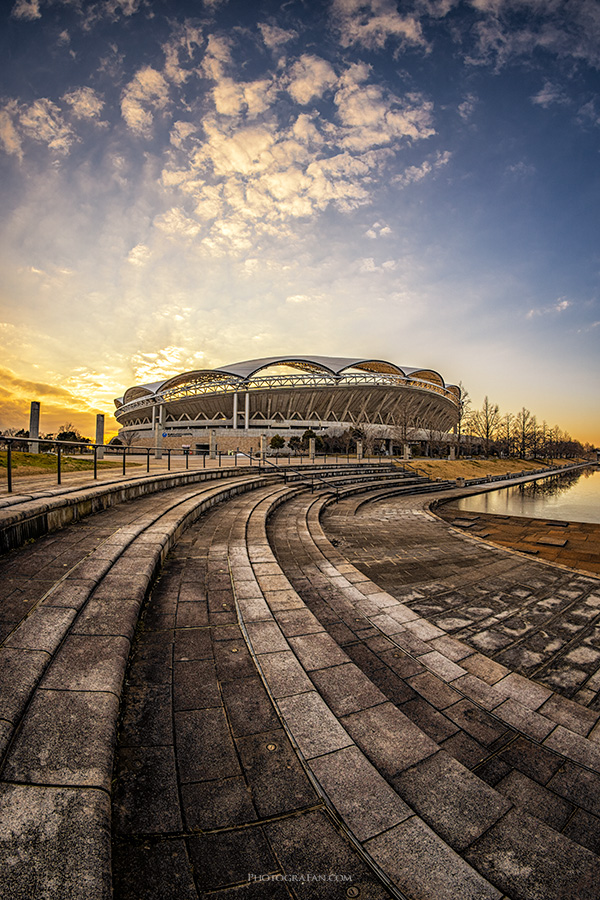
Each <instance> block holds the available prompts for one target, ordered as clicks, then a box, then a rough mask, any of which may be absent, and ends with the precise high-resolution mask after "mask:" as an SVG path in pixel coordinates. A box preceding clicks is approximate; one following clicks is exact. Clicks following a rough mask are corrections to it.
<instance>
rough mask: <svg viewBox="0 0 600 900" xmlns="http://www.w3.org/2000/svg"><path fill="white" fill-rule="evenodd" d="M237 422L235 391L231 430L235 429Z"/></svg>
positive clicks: (236, 397) (236, 396)
mask: <svg viewBox="0 0 600 900" xmlns="http://www.w3.org/2000/svg"><path fill="white" fill-rule="evenodd" d="M237 420H238V395H237V391H236V392H235V394H234V395H233V417H232V423H231V424H232V428H237Z"/></svg>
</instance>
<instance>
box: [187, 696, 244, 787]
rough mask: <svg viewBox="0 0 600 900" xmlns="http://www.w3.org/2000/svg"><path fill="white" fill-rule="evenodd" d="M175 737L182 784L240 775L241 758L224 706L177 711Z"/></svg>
mask: <svg viewBox="0 0 600 900" xmlns="http://www.w3.org/2000/svg"><path fill="white" fill-rule="evenodd" d="M175 740H176V748H177V766H178V769H179V779H180V781H181V783H182V784H185V783H187V782H190V781H207V780H209V779H214V778H227V777H228V776H233V775H239V774H240V765H239V761H238V758H237V754H236V752H235V747H234V744H233V740H232V737H231V733H230V731H229V727H228V725H227V720H226V718H225V714H224V712H223V710H222V709H197V710H185V711H180V712H176V713H175Z"/></svg>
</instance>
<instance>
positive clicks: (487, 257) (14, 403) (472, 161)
mask: <svg viewBox="0 0 600 900" xmlns="http://www.w3.org/2000/svg"><path fill="white" fill-rule="evenodd" d="M0 15H1V17H2V20H1V27H0V71H1V75H0V196H1V198H2V199H1V203H2V215H1V217H0V429H5V428H9V427H27V426H28V420H29V404H30V401H31V400H34V399H35V400H39V401H41V420H40V429H41V431H42V432H43V433H49V432H55V431H57V430H58V428H59V426H60V425H63V424H65V423H71V424H74V425H75V426H76V427H77V428H79V429H80V430H81V431H82V433H83V434H86V435H88V436H90V437H93V436H94V432H95V414H96V413H97V412H103V413H105V414H106V415H107V433H108V434H111V433H114V431H115V430H116V428H117V425H116V422H115V420H114V419H113V418H111V415H112V413H113V412H114V403H113V400H114V398H115V397H119V396H122V394H123V393H124V391H125V389H126V388H127V387H130V386H131V385H134V384H137V383H144V382H151V381H157V380H160V379H162V378H166V377H168V376H170V375H174V374H177V373H178V372H184V371H190V370H194V369H198V368H212V367H216V366H222V365H226V364H227V363H233V362H237V361H239V360H244V359H253V358H259V357H266V356H276V355H291V354H295V353H298V354H306V355H326V356H344V357H363V358H371V359H373V358H375V359H385V360H390V361H392V362H394V363H397V364H399V365H406V366H415V367H422V368H433V369H435V370H437V371H438V372H440V373H441V374H442V376H443V377H444V379H445V380H446V381H447V382H448V383H454V384H458V383H459V382H461V383H462V384H463V385H464V387H465V388H466V389H467V391H468V393H469V395H470V397H471V400H472V403H473V406H474V407H479V406H480V405H481V404H482V402H483V399H484V397H485V396H486V395H487V396H488V397H489V399H490V401H492V402H493V403H497V404H498V405H499V406H500V411H501V412H502V413H508V412H512V413H516V412H518V411H519V410H520V409H521V408H522V407H526V408H527V409H529V410H530V411H531V412H532V413H533V414H534V415H536V416H537V418H538V420H539V421H540V422H542V421H543V420H545V421H546V422H547V423H548V425H549V426H554V425H558V426H559V427H560V428H561V429H563V430H564V431H567V432H569V433H570V434H571V436H572V437H574V438H577V439H579V440H581V441H589V442H592V443H595V444H596V445H598V444H600V400H599V396H600V395H599V391H598V385H599V380H600V379H599V375H600V353H599V350H600V297H599V282H600V278H599V269H600V244H599V241H598V236H599V235H600V228H599V218H600V166H599V162H600V157H599V150H600V96H599V88H600V79H599V68H600V3H598V0H406V2H405V0H400V2H394V0H366V2H361V0H329V2H327V0H321V2H312V0H304V2H303V0H288V2H269V0H264V2H263V0H253V2H248V0H243V2H240V0H188V2H178V0H162V2H161V0H10V2H8V3H7V2H4V3H3V4H2V5H1V6H0Z"/></svg>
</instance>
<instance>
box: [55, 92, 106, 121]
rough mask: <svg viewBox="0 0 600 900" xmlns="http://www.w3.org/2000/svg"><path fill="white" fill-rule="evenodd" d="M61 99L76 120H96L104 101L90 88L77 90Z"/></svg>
mask: <svg viewBox="0 0 600 900" xmlns="http://www.w3.org/2000/svg"><path fill="white" fill-rule="evenodd" d="M62 99H63V100H64V102H65V103H68V104H69V106H70V107H71V109H72V112H73V115H74V116H76V117H77V118H78V119H98V118H99V117H100V113H101V112H102V108H103V106H104V100H103V99H102V98H101V97H99V96H98V94H97V93H96V92H95V91H94V90H93V88H91V87H81V88H77V90H75V91H71V92H70V93H68V94H64V95H63V97H62Z"/></svg>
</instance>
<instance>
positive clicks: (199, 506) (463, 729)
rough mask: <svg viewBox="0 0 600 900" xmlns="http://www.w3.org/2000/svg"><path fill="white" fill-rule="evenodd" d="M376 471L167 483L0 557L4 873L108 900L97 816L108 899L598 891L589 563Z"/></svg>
mask: <svg viewBox="0 0 600 900" xmlns="http://www.w3.org/2000/svg"><path fill="white" fill-rule="evenodd" d="M372 475H373V476H374V477H371V478H370V480H369V478H368V477H365V476H367V472H364V473H363V475H362V476H361V475H360V474H359V473H356V474H352V473H351V472H348V470H346V476H347V477H346V478H344V479H343V480H341V479H340V478H338V479H337V481H338V487H339V486H342V485H343V489H344V491H347V492H350V491H361V490H363V491H364V490H365V489H370V495H364V494H363V496H362V497H358V499H357V498H356V497H352V496H349V497H347V499H344V500H342V501H341V502H340V503H339V504H337V505H335V506H328V507H327V505H328V504H329V503H330V501H331V491H325V492H324V493H322V494H321V495H319V494H318V493H315V494H311V493H308V492H307V491H306V489H305V487H304V486H303V485H301V484H298V483H296V484H293V483H290V484H288V485H282V484H281V480H280V479H273V478H272V477H271V478H270V477H264V476H263V477H256V476H254V479H253V480H252V482H250V480H249V475H246V476H244V477H242V476H240V478H239V479H237V476H234V477H233V478H231V479H228V481H229V483H228V484H227V486H225V485H224V484H219V485H216V484H204V485H195V486H190V485H187V486H185V487H183V486H182V488H181V489H180V488H177V489H176V490H175V491H169V492H165V494H164V495H161V496H160V497H159V496H155V497H154V498H144V499H141V500H137V501H135V502H133V503H130V504H123V505H122V506H121V507H118V508H116V509H113V510H109V511H106V512H105V513H102V514H101V515H99V516H95V517H93V518H90V519H88V520H86V521H85V522H84V523H80V524H78V525H74V526H71V527H70V528H68V529H65V530H63V531H62V532H60V533H58V534H57V535H55V536H49V537H48V538H43V539H41V540H40V541H39V542H38V543H37V544H36V545H32V546H31V547H26V548H23V549H22V550H20V551H14V552H12V553H10V554H8V556H7V557H5V558H4V562H5V563H6V564H7V566H8V567H9V569H8V570H7V572H6V573H5V577H6V580H7V581H8V580H9V579H12V578H14V579H16V580H15V581H14V583H12V592H11V593H10V594H9V595H8V596H7V602H6V604H5V609H4V611H3V614H4V626H5V636H6V640H5V643H4V646H3V649H2V651H1V652H0V664H2V661H3V660H4V664H5V665H6V663H7V660H8V669H6V671H7V675H8V677H7V683H8V684H9V686H11V692H9V694H7V695H6V698H7V699H6V701H3V705H2V707H1V715H0V718H1V719H2V720H3V727H4V728H5V747H6V753H5V759H4V765H3V769H2V785H1V786H0V793H1V795H2V802H1V804H0V831H2V836H3V838H4V839H5V843H4V851H3V858H2V862H3V867H4V870H5V871H6V872H7V873H8V875H7V877H6V878H5V880H4V882H3V884H2V886H1V887H0V896H6V897H10V898H11V900H12V898H13V897H29V896H36V897H38V896H39V897H48V898H50V900H53V898H54V897H60V898H61V900H63V898H78V900H79V898H82V900H83V897H86V900H89V898H94V900H95V898H97V897H98V898H100V897H106V898H108V897H109V896H110V895H111V883H110V870H109V856H108V853H109V846H108V843H107V840H106V838H107V835H108V834H109V833H112V840H113V874H114V879H113V886H114V896H115V898H121V900H134V898H135V900H144V898H155V897H156V896H160V897H161V898H162V897H166V898H169V897H173V898H179V897H183V898H188V897H189V898H196V897H205V896H206V897H209V896H215V897H223V898H225V897H227V898H229V897H231V898H232V900H233V898H234V897H235V898H238V897H239V898H243V897H249V898H253V897H270V896H273V897H295V898H303V897H315V898H320V897H323V898H330V897H331V898H338V897H339V898H343V897H368V898H375V900H377V898H379V897H389V896H391V897H396V898H410V900H413V898H414V900H417V898H421V900H429V898H430V900H434V898H435V900H445V898H448V900H450V898H452V900H455V898H457V897H460V898H461V900H462V898H490V900H491V898H494V900H501V898H512V900H521V898H523V900H538V898H539V900H542V898H543V900H547V898H565V900H566V898H567V897H569V898H571V897H573V896H576V897H578V898H590V900H591V898H595V897H596V896H597V884H598V883H599V882H600V861H599V860H598V857H597V855H596V854H597V853H598V851H599V850H600V828H599V827H598V825H599V823H600V726H599V725H598V719H599V713H598V712H597V711H596V709H595V705H596V695H597V688H596V687H595V680H594V679H595V676H596V669H597V665H595V664H594V663H595V659H594V658H593V655H592V651H593V650H594V649H595V643H594V641H595V631H594V629H595V628H596V615H597V607H598V602H597V601H599V602H600V590H599V588H600V585H599V582H598V581H597V580H596V579H594V578H586V577H585V576H581V575H577V574H572V573H568V572H566V571H564V570H560V569H556V568H553V567H550V566H545V565H543V564H540V563H538V562H530V561H529V560H527V559H524V558H522V557H516V556H515V555H513V554H508V553H506V552H505V551H502V550H499V549H497V548H493V547H489V546H488V545H485V544H483V543H482V542H480V541H474V540H472V539H470V538H469V537H468V536H465V535H462V534H459V533H458V532H456V531H455V530H453V529H449V528H448V526H447V525H446V524H444V523H442V522H440V521H439V520H437V519H436V518H435V517H433V516H432V515H430V514H429V513H428V512H427V511H426V509H425V506H426V504H427V503H429V502H430V500H431V498H427V500H425V499H424V498H423V499H420V498H418V497H414V496H410V497H398V498H396V499H393V498H388V499H380V500H379V502H377V503H369V502H367V503H365V502H364V501H365V498H366V497H367V496H374V495H375V493H376V492H379V494H382V493H384V492H385V493H389V491H390V490H395V491H402V490H405V489H406V483H405V485H402V484H400V483H398V484H397V485H396V486H394V484H393V479H394V478H396V477H397V474H396V475H395V474H394V473H392V472H390V473H388V474H387V475H385V478H387V479H389V481H385V482H384V481H383V480H382V478H381V476H380V475H375V473H372ZM361 480H362V481H363V483H362V484H361V483H360V482H361ZM367 482H368V483H367ZM384 484H385V487H384ZM414 488H415V485H413V486H412V489H414ZM177 491H179V492H180V493H179V494H178V493H177ZM450 493H452V492H450ZM446 495H447V493H446ZM434 496H435V495H434ZM223 500H227V502H226V503H224V502H220V503H218V501H223ZM217 503H218V505H215V504H217ZM325 507H327V509H325ZM323 510H325V511H324V512H323ZM322 513H323V515H322V517H321V514H322ZM194 521H195V522H196V524H194ZM77 535H79V536H80V538H81V544H79V540H78V538H77ZM328 536H329V537H328ZM329 538H331V541H330V540H329ZM69 542H70V543H69ZM334 545H337V546H334ZM169 549H170V553H168V551H169ZM167 554H168V555H167ZM161 561H164V565H163V566H162V568H160V565H161ZM1 564H2V562H0V565H1ZM11 566H12V569H10V567H11ZM65 569H66V573H65ZM432 573H434V574H433V577H432ZM65 575H66V577H65ZM40 576H41V577H40ZM157 576H158V577H157ZM153 579H156V580H155V581H154V587H153V588H152V591H151V594H150V596H149V598H148V599H147V602H146V604H145V605H144V607H143V612H142V617H141V619H140V620H139V622H138V614H139V609H140V605H141V604H142V602H143V600H144V596H145V595H147V592H148V587H149V585H150V584H151V583H152V580H153ZM38 582H39V583H38ZM73 591H74V592H75V593H73ZM20 592H23V596H22V597H21V596H20ZM25 597H28V598H29V599H28V601H27V604H28V607H27V608H28V609H29V604H31V606H34V610H33V612H32V613H29V615H27V616H26V617H25V618H23V615H22V609H23V606H22V604H23V599H24V598H25ZM19 599H20V603H21V606H20V605H19V602H17V601H18V600H19ZM48 609H49V610H50V612H48ZM591 610H593V614H592V612H590V611H591ZM0 612H2V610H0ZM48 616H50V617H53V618H52V620H50V618H48ZM136 622H137V628H135V625H136ZM563 625H564V626H565V635H564V640H563V641H562V643H557V642H558V640H559V637H556V636H555V641H554V643H553V642H552V641H551V640H550V639H549V637H548V635H549V634H550V632H551V629H554V630H555V631H556V630H557V629H558V627H559V626H561V627H562V626H563ZM134 629H135V635H134ZM536 633H537V635H538V642H537V644H536V643H535V640H534V638H535V635H536ZM498 635H502V636H504V637H505V638H506V637H509V638H510V640H509V641H508V642H506V641H505V642H504V643H502V642H499V643H497V642H498ZM540 635H542V637H540ZM486 642H487V644H486ZM130 644H131V647H132V652H131V653H129V649H130ZM509 652H510V653H512V654H513V656H512V657H510V658H508V657H507V656H506V654H507V653H509ZM502 654H504V656H502ZM528 654H538V655H539V657H540V658H538V657H536V659H535V662H536V665H537V668H536V669H534V670H531V669H528V668H527V667H528V665H529V664H530V663H531V662H532V657H531V655H528ZM599 655H600V654H599ZM127 659H129V663H128V668H127V671H126V674H125V680H124V673H125V665H126V662H127ZM27 666H29V667H30V668H29V669H28V668H27ZM561 667H562V668H561ZM22 671H27V672H29V677H28V679H25V682H26V683H25V687H24V688H23V689H21V687H20V684H19V681H20V676H21V673H22ZM532 671H533V673H534V674H535V678H531V677H525V676H526V675H528V674H531V672H532ZM521 672H522V673H524V674H520V673H521ZM565 672H567V673H568V674H569V675H570V680H569V679H568V678H567V677H566V676H565ZM557 673H558V674H557ZM580 673H583V676H582V675H581V674H580ZM40 678H41V680H40ZM123 685H124V689H123ZM570 697H575V698H576V699H577V701H578V702H573V700H572V699H570ZM119 699H120V701H121V705H120V717H119V720H118V742H117V744H116V746H117V753H116V757H115V769H114V774H113V775H112V777H111V765H112V759H113V751H114V748H115V728H116V726H117V713H118V712H119V705H118V701H119ZM109 798H112V827H111V826H110V821H109V818H108V812H109V809H108V800H109ZM32 841H34V842H35V843H32Z"/></svg>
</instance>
